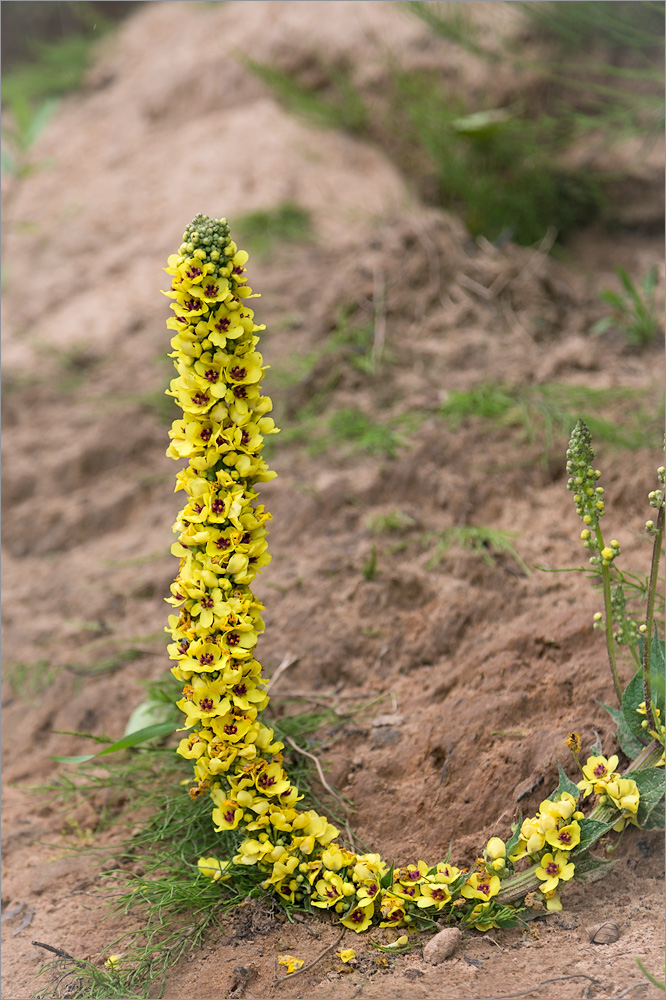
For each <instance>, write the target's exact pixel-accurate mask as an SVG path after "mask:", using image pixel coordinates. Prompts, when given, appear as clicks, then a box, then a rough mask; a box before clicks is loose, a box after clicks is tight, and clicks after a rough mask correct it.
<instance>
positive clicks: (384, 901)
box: [379, 892, 405, 927]
mask: <svg viewBox="0 0 666 1000" xmlns="http://www.w3.org/2000/svg"><path fill="white" fill-rule="evenodd" d="M379 912H380V916H381V917H382V918H383V919H382V920H381V921H380V924H379V926H380V927H399V926H400V925H401V924H402V923H403V921H404V919H405V904H404V901H403V900H402V899H400V898H399V897H398V896H395V895H393V893H391V892H384V893H382V898H381V903H380V906H379Z"/></svg>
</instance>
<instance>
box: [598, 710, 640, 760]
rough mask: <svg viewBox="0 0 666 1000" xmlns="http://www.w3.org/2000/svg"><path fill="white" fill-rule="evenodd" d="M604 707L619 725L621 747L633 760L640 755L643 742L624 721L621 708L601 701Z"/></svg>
mask: <svg viewBox="0 0 666 1000" xmlns="http://www.w3.org/2000/svg"><path fill="white" fill-rule="evenodd" d="M599 704H600V705H601V707H602V708H605V709H606V711H607V712H608V714H609V715H610V717H611V718H612V719H613V721H614V722H615V725H616V726H617V740H618V743H619V744H620V749H621V751H622V753H623V754H625V755H626V756H627V757H628V758H629V760H633V759H634V757H638V755H639V753H640V752H641V750H643V744H642V743H640V742H639V740H637V739H636V737H635V736H634V735H633V734H632V733H631V732H630V730H629V727H628V726H627V723H626V722H625V721H624V715H623V713H622V709H621V708H611V706H610V705H604V703H603V702H599Z"/></svg>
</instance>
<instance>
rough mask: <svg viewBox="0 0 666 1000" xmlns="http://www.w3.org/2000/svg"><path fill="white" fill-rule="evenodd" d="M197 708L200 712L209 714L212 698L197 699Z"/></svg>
mask: <svg viewBox="0 0 666 1000" xmlns="http://www.w3.org/2000/svg"><path fill="white" fill-rule="evenodd" d="M199 706H200V708H201V710H202V711H203V712H210V710H211V708H212V707H213V699H212V698H200V699H199Z"/></svg>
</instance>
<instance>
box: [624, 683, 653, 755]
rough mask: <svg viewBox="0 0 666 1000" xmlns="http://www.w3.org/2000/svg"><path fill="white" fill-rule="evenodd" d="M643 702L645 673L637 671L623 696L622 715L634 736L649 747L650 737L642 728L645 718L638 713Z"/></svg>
mask: <svg viewBox="0 0 666 1000" xmlns="http://www.w3.org/2000/svg"><path fill="white" fill-rule="evenodd" d="M643 701H644V698H643V671H642V670H637V671H636V673H635V674H634V676H633V677H632V679H631V680H630V681H629V683H628V684H627V686H626V688H625V690H624V694H623V695H622V715H623V716H624V721H625V723H626V726H627V728H628V730H629V732H630V733H631V734H632V736H634V737H635V738H636V739H637V740H639V741H640V742H641V743H642V744H643V745H647V742H648V737H646V734H645V730H644V729H643V727H642V726H641V722H642V721H643V719H644V718H645V716H644V715H640V714H639V713H638V711H637V709H638V706H639V705H640V704H641V702H643Z"/></svg>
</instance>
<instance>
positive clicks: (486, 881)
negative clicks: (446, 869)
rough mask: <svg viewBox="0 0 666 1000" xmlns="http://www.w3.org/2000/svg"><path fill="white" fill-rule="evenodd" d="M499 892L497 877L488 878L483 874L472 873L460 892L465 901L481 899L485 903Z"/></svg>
mask: <svg viewBox="0 0 666 1000" xmlns="http://www.w3.org/2000/svg"><path fill="white" fill-rule="evenodd" d="M499 891H500V880H499V877H498V876H497V875H491V876H489V875H488V874H487V873H484V872H474V873H473V874H472V875H470V877H469V878H468V879H467V881H466V882H465V884H464V886H463V887H462V889H461V890H460V893H461V895H462V896H464V897H465V899H481V900H483V902H484V903H485V902H487V901H488V900H489V899H491V897H492V896H496V895H497V893H498V892H499Z"/></svg>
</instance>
